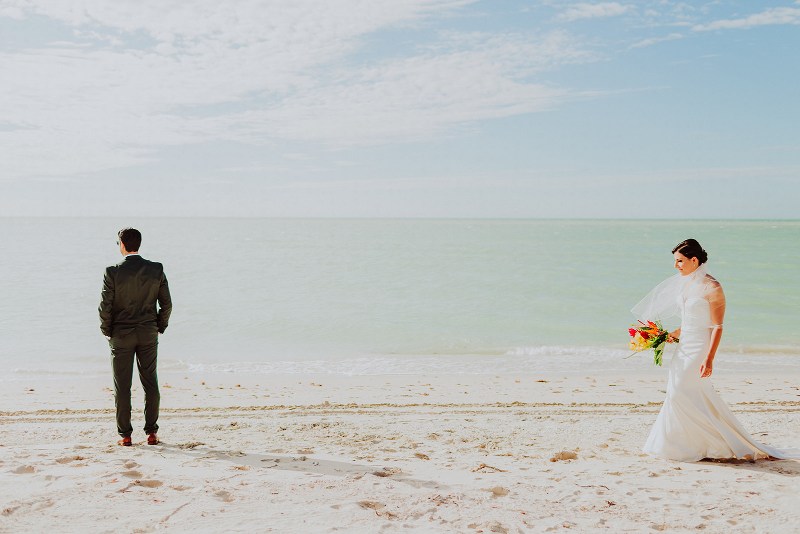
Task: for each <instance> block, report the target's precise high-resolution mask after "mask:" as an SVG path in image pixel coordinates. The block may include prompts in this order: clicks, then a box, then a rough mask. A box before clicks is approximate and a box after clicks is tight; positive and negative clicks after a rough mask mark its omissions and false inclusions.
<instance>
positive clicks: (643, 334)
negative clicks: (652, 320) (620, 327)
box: [639, 330, 650, 339]
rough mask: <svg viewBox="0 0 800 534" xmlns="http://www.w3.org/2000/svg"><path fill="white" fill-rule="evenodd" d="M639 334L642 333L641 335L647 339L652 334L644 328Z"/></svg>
mask: <svg viewBox="0 0 800 534" xmlns="http://www.w3.org/2000/svg"><path fill="white" fill-rule="evenodd" d="M639 335H640V336H642V337H643V338H645V339H650V334H648V333H647V332H645V331H644V330H642V331H641V332H639Z"/></svg>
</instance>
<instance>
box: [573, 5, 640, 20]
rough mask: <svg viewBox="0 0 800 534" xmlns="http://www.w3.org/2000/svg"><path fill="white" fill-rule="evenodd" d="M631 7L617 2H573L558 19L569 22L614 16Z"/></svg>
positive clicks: (625, 11)
mask: <svg viewBox="0 0 800 534" xmlns="http://www.w3.org/2000/svg"><path fill="white" fill-rule="evenodd" d="M631 9H632V8H631V6H627V5H623V4H620V3H618V2H601V3H598V4H589V3H581V4H573V5H571V6H570V7H568V8H567V9H566V10H565V11H564V12H563V13H562V14H561V15H560V16H559V19H560V20H563V21H567V22H571V21H574V20H584V19H596V18H605V17H616V16H619V15H623V14H625V13H627V12H628V11H630V10H631Z"/></svg>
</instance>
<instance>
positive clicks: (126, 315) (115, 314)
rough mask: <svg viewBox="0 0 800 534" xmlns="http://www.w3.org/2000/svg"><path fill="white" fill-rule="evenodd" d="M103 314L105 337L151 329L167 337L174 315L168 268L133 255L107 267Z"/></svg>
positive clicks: (102, 298)
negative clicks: (169, 324) (153, 328)
mask: <svg viewBox="0 0 800 534" xmlns="http://www.w3.org/2000/svg"><path fill="white" fill-rule="evenodd" d="M156 302H157V303H158V309H156ZM99 311H100V330H101V331H102V332H103V335H105V336H109V337H111V336H113V334H114V332H115V331H120V330H128V329H133V328H135V327H137V326H151V325H152V326H155V327H157V328H158V331H159V332H161V333H163V332H164V330H166V329H167V324H168V323H169V315H170V313H172V299H171V298H170V296H169V286H168V285H167V277H166V276H164V266H163V265H161V264H160V263H156V262H154V261H148V260H146V259H144V258H142V257H141V256H138V255H129V256H126V257H125V259H124V260H123V261H122V262H120V263H118V264H117V265H112V266H111V267H106V273H105V276H104V278H103V292H102V295H101V299H100V308H99Z"/></svg>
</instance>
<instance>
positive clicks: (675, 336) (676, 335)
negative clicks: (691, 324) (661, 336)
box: [669, 328, 681, 342]
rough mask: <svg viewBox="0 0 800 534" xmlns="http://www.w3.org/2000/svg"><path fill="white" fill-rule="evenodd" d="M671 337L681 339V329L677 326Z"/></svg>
mask: <svg viewBox="0 0 800 534" xmlns="http://www.w3.org/2000/svg"><path fill="white" fill-rule="evenodd" d="M669 337H670V339H671V340H672V341H675V342H678V341H680V339H681V329H680V328H676V329H675V330H673V331H672V332H670V333H669Z"/></svg>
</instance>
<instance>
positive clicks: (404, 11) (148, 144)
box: [0, 0, 590, 177]
mask: <svg viewBox="0 0 800 534" xmlns="http://www.w3.org/2000/svg"><path fill="white" fill-rule="evenodd" d="M468 3H469V2H466V1H461V2H454V1H452V0H416V1H407V2H401V3H389V4H385V3H375V2H362V1H358V0H350V1H340V2H319V3H297V2H287V1H278V2H271V3H266V4H265V3H263V2H240V3H236V4H232V5H224V6H223V5H222V4H220V3H218V2H194V3H192V4H172V5H170V6H165V5H164V4H162V3H160V2H145V3H141V4H139V3H137V4H136V5H135V6H134V5H131V4H125V3H107V2H99V1H97V2H95V1H88V0H87V1H84V2H69V3H52V2H42V3H37V2H25V3H22V4H21V5H20V7H18V8H17V9H15V10H12V12H11V14H12V15H13V16H14V17H15V18H17V19H20V18H22V19H24V18H25V17H28V16H32V15H37V16H40V17H42V16H43V17H48V18H49V19H51V20H53V21H57V22H59V23H61V24H63V26H64V30H65V33H67V34H69V33H71V35H72V36H73V40H71V41H65V40H64V39H61V40H60V41H59V42H58V44H55V43H52V42H51V43H44V44H42V45H40V46H37V47H26V48H22V49H16V50H6V51H3V52H2V53H0V66H2V68H3V71H4V77H5V78H6V79H7V80H9V82H8V84H7V85H6V88H7V89H8V93H7V94H8V95H9V96H8V98H7V99H6V101H5V102H4V104H3V106H2V108H0V124H6V125H23V126H24V127H25V129H24V130H15V131H14V132H13V135H12V133H11V132H4V131H3V130H2V129H0V139H2V141H3V148H0V151H2V152H0V156H2V157H0V159H1V160H2V161H3V163H0V171H2V175H3V176H5V177H9V176H14V175H17V176H20V175H30V174H48V173H67V174H68V173H77V172H88V171H97V170H102V169H111V168H115V167H123V166H129V165H134V164H136V163H143V162H147V161H150V160H151V159H152V158H154V157H156V156H155V152H156V151H157V150H159V149H163V148H164V147H169V146H178V145H185V144H191V143H203V142H212V141H232V142H239V143H249V144H269V143H271V142H274V141H281V140H282V141H285V140H290V141H296V140H301V141H314V142H319V143H322V144H323V145H329V146H352V145H359V144H375V143H381V142H387V141H419V140H421V139H426V138H430V137H432V136H436V135H446V134H448V132H451V131H454V129H456V130H457V129H458V128H460V127H462V126H463V125H467V124H469V123H472V122H474V121H480V120H486V119H492V118H499V117H506V116H510V115H515V114H521V113H532V112H536V111H540V110H545V109H550V108H552V107H553V106H555V105H556V104H557V103H558V102H559V101H561V100H563V99H564V98H566V97H567V96H568V92H567V91H565V90H563V89H560V88H558V87H554V86H551V85H548V84H545V83H540V82H537V81H535V80H533V79H531V78H530V75H531V74H533V73H536V72H539V71H542V70H544V69H547V68H551V67H553V66H558V65H561V64H564V63H567V62H576V61H585V60H587V58H589V57H590V54H588V53H585V52H584V51H581V50H580V49H579V48H578V46H577V45H576V44H575V43H573V42H571V41H570V39H569V37H568V36H567V35H566V34H564V33H562V32H550V33H549V34H547V35H543V36H529V35H525V34H524V33H516V34H500V35H493V34H480V33H474V32H470V33H457V32H453V31H451V32H440V33H438V34H437V33H436V32H433V33H432V35H431V37H430V39H432V40H433V41H432V44H431V46H427V47H420V46H416V47H409V48H408V49H407V50H404V51H401V53H397V54H394V55H393V56H391V57H388V58H377V59H368V60H364V59H358V60H357V59H355V58H356V57H358V56H359V55H363V54H368V53H369V50H368V48H369V39H370V38H371V36H372V35H374V34H375V33H376V32H378V31H380V30H384V29H394V30H397V31H402V30H404V29H408V28H412V29H413V27H414V26H415V25H418V24H422V25H424V24H426V23H427V21H429V20H432V19H436V18H437V17H442V16H447V15H448V14H450V13H452V11H453V10H454V9H456V8H458V7H460V6H463V5H465V4H468ZM434 45H435V46H434Z"/></svg>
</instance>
